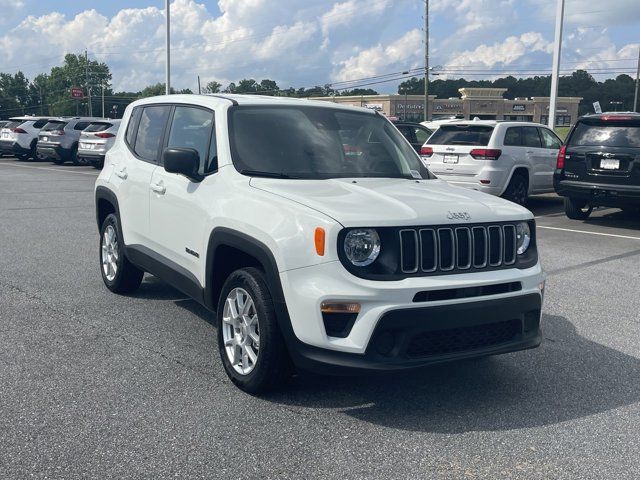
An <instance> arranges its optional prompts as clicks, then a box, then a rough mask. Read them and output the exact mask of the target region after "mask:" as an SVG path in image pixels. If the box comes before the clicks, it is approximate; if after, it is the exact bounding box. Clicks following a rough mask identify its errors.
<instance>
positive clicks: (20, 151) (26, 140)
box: [0, 116, 49, 160]
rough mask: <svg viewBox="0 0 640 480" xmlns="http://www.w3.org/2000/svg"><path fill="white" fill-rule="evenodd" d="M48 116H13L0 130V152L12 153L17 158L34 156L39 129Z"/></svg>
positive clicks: (24, 158)
mask: <svg viewBox="0 0 640 480" xmlns="http://www.w3.org/2000/svg"><path fill="white" fill-rule="evenodd" d="M48 121H49V118H48V117H29V116H25V117H13V118H10V119H9V123H7V124H6V125H5V126H4V127H3V128H2V129H1V130H0V153H3V154H7V155H14V156H15V157H16V158H17V159H18V160H27V159H28V158H33V159H35V158H36V144H37V142H38V133H39V132H40V129H41V128H42V127H44V126H45V124H46V123H47V122H48Z"/></svg>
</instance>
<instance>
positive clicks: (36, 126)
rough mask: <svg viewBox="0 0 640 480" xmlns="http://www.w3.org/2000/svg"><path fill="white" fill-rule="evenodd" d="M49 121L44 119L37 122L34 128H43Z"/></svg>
mask: <svg viewBox="0 0 640 480" xmlns="http://www.w3.org/2000/svg"><path fill="white" fill-rule="evenodd" d="M47 122H48V120H46V119H44V120H36V122H35V123H34V124H33V128H42V127H44V126H45V125H46V124H47Z"/></svg>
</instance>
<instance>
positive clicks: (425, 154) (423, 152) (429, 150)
mask: <svg viewBox="0 0 640 480" xmlns="http://www.w3.org/2000/svg"><path fill="white" fill-rule="evenodd" d="M420 155H421V156H423V157H430V156H431V155H433V148H431V147H422V148H421V149H420Z"/></svg>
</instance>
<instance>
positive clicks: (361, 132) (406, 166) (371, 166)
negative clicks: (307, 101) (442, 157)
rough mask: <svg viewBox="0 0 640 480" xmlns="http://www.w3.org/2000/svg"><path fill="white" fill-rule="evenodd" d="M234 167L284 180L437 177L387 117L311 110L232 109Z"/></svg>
mask: <svg viewBox="0 0 640 480" xmlns="http://www.w3.org/2000/svg"><path fill="white" fill-rule="evenodd" d="M229 132H230V133H229V135H230V143H231V151H232V156H233V163H234V165H235V167H236V169H237V170H238V171H240V172H241V173H244V174H246V175H255V176H270V177H281V178H305V179H324V178H350V177H387V178H388V177H392V178H412V179H421V178H425V179H426V178H433V177H432V176H431V175H430V174H429V172H428V171H427V169H426V168H425V166H424V165H423V164H422V162H421V161H420V158H419V157H418V156H417V154H416V152H415V150H414V149H413V148H412V147H411V146H410V145H409V144H407V142H406V140H405V139H404V138H403V137H402V135H401V134H400V133H399V132H398V131H397V130H396V128H395V127H394V126H393V125H391V124H390V123H389V122H388V121H387V120H386V119H385V118H383V117H381V116H379V115H376V114H371V113H367V112H362V113H360V112H350V111H345V110H341V109H334V108H326V107H313V106H310V107H307V106H241V107H235V108H232V109H231V110H230V114H229Z"/></svg>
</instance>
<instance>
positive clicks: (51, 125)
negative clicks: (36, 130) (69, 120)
mask: <svg viewBox="0 0 640 480" xmlns="http://www.w3.org/2000/svg"><path fill="white" fill-rule="evenodd" d="M66 126H67V124H66V123H65V122H48V123H47V124H46V125H44V126H43V127H42V131H43V132H53V131H54V130H62V129H64V127H66Z"/></svg>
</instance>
